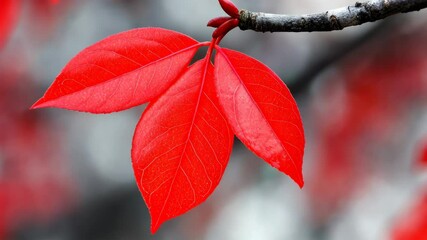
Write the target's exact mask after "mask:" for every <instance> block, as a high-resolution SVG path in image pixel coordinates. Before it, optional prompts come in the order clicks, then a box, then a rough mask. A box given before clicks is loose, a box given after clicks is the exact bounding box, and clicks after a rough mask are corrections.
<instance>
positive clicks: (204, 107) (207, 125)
mask: <svg viewBox="0 0 427 240" xmlns="http://www.w3.org/2000/svg"><path fill="white" fill-rule="evenodd" d="M213 84H214V83H213V67H212V65H211V63H210V62H209V61H208V58H205V60H203V61H199V62H197V63H195V64H194V65H193V66H191V67H190V68H189V69H188V70H187V72H185V73H184V74H183V75H182V76H181V77H180V79H179V80H178V81H177V82H176V84H174V85H173V86H172V87H171V88H170V89H169V90H167V91H166V93H165V94H164V95H162V96H161V97H160V98H159V99H158V100H156V101H155V102H153V103H151V104H150V105H149V106H148V108H147V109H146V110H145V112H144V114H143V115H142V117H141V120H140V122H139V123H138V125H137V127H136V130H135V135H134V139H133V144H132V160H133V169H134V173H135V178H136V181H137V184H138V187H139V189H140V191H141V193H142V195H143V197H144V200H145V202H146V204H147V206H148V208H149V211H150V214H151V220H152V223H151V231H152V232H153V233H154V232H156V231H157V229H158V228H159V227H160V225H161V224H162V223H163V222H165V221H166V220H169V219H171V218H173V217H176V216H178V215H180V214H183V213H185V212H187V211H188V210H190V209H191V208H193V207H195V206H197V205H198V204H200V203H201V202H203V201H204V200H206V198H207V197H208V196H209V195H210V194H211V193H212V192H213V190H214V189H215V187H216V186H217V185H218V184H219V181H220V179H221V177H222V175H223V173H224V170H225V167H226V165H227V163H228V159H229V157H230V153H231V148H232V143H233V134H232V132H231V129H229V127H228V123H227V121H226V119H225V117H224V116H223V115H222V113H221V111H220V110H219V109H218V107H219V106H218V102H217V101H218V100H217V97H216V94H215V89H214V85H213Z"/></svg>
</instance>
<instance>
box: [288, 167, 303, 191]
mask: <svg viewBox="0 0 427 240" xmlns="http://www.w3.org/2000/svg"><path fill="white" fill-rule="evenodd" d="M288 175H289V177H291V178H292V180H294V182H295V183H296V184H298V186H299V188H300V189H302V188H303V187H304V177H303V175H302V169H300V170H296V171H293V172H290V173H289V174H288Z"/></svg>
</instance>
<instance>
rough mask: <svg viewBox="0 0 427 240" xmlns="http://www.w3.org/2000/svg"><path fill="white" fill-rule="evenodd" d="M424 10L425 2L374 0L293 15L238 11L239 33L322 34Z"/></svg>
mask: <svg viewBox="0 0 427 240" xmlns="http://www.w3.org/2000/svg"><path fill="white" fill-rule="evenodd" d="M423 8H427V0H373V1H369V2H363V3H360V2H356V4H354V5H353V6H348V7H343V8H338V9H334V10H329V11H326V12H322V13H315V14H308V15H300V16H292V15H280V14H271V13H262V12H251V11H248V10H241V11H240V24H239V27H240V29H241V30H249V29H250V30H254V31H257V32H267V31H269V32H313V31H317V32H324V31H334V30H341V29H343V28H346V27H350V26H356V25H361V24H363V23H366V22H374V21H377V20H380V19H383V18H386V17H388V16H390V15H393V14H397V13H405V12H412V11H418V10H420V9H423Z"/></svg>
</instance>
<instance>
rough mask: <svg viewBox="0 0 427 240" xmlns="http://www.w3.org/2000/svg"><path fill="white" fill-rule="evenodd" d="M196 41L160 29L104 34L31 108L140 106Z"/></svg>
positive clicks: (182, 64)
mask: <svg viewBox="0 0 427 240" xmlns="http://www.w3.org/2000/svg"><path fill="white" fill-rule="evenodd" d="M202 45H206V44H205V43H198V42H197V41H196V40H194V39H192V38H190V37H188V36H186V35H184V34H181V33H177V32H174V31H170V30H165V29H160V28H141V29H135V30H130V31H126V32H122V33H119V34H116V35H113V36H110V37H108V38H106V39H104V40H102V41H100V42H98V43H95V44H94V45H92V46H90V47H88V48H86V49H84V50H83V51H82V52H80V53H79V54H78V55H77V56H75V57H74V58H73V59H72V60H71V61H70V62H69V63H68V64H67V65H66V66H65V68H64V69H63V70H62V72H61V73H60V74H59V76H58V77H57V78H56V79H55V81H54V82H53V84H52V85H51V86H50V88H49V89H48V90H47V92H46V94H45V95H44V96H43V97H42V98H41V99H40V100H38V101H37V102H36V103H35V104H34V105H33V107H32V108H40V107H59V108H65V109H70V110H77V111H85V112H92V113H109V112H114V111H121V110H124V109H128V108H130V107H133V106H136V105H140V104H142V103H145V102H147V101H150V100H152V99H154V98H156V97H157V96H159V95H160V94H161V93H163V92H164V91H165V90H166V89H167V88H168V87H169V86H170V85H172V84H173V83H174V81H175V80H176V79H177V77H178V76H179V75H180V74H181V73H182V71H183V70H184V69H185V68H186V66H187V65H188V63H189V62H190V60H191V59H192V57H193V56H194V54H195V52H196V51H197V48H198V47H200V46H202Z"/></svg>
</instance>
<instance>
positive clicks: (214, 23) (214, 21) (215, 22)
mask: <svg viewBox="0 0 427 240" xmlns="http://www.w3.org/2000/svg"><path fill="white" fill-rule="evenodd" d="M231 19H233V18H232V17H216V18H213V19H211V20H210V21H209V22H208V27H214V28H217V27H219V26H221V25H222V24H223V23H225V22H227V21H228V20H231Z"/></svg>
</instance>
